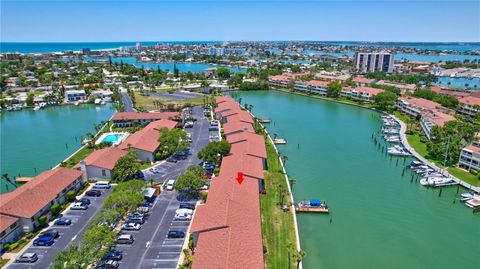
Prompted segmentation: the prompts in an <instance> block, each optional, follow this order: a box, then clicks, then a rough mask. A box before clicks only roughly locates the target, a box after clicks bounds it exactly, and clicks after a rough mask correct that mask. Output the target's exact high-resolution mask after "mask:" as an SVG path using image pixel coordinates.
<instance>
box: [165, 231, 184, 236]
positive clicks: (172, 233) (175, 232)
mask: <svg viewBox="0 0 480 269" xmlns="http://www.w3.org/2000/svg"><path fill="white" fill-rule="evenodd" d="M184 237H185V232H183V231H177V230H173V231H168V234H167V238H184Z"/></svg>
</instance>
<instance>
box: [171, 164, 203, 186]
mask: <svg viewBox="0 0 480 269" xmlns="http://www.w3.org/2000/svg"><path fill="white" fill-rule="evenodd" d="M202 176H203V169H202V168H201V167H200V166H198V165H192V166H190V167H188V168H187V171H185V173H183V174H182V175H180V176H179V177H178V179H177V180H176V181H175V186H174V187H175V189H176V190H178V191H184V192H191V191H196V190H198V189H200V188H201V187H202V186H203V185H205V184H206V180H205V179H203V178H202Z"/></svg>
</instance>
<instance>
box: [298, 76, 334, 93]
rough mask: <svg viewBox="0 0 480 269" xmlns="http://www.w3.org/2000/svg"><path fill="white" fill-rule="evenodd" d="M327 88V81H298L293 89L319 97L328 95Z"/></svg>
mask: <svg viewBox="0 0 480 269" xmlns="http://www.w3.org/2000/svg"><path fill="white" fill-rule="evenodd" d="M327 86H328V82H326V81H318V80H309V81H302V80H298V81H295V84H294V86H293V89H294V90H297V91H302V92H311V93H316V94H319V95H327Z"/></svg>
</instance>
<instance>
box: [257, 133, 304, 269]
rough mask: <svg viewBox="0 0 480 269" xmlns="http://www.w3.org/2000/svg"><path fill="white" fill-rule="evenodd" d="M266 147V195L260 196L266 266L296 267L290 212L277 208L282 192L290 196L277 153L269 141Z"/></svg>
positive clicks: (293, 233) (292, 223) (293, 228)
mask: <svg viewBox="0 0 480 269" xmlns="http://www.w3.org/2000/svg"><path fill="white" fill-rule="evenodd" d="M266 147H267V164H268V170H267V171H266V172H265V185H266V186H265V188H266V194H264V195H262V196H261V198H260V208H261V216H262V235H263V244H264V248H265V250H266V253H265V262H266V265H267V266H266V267H267V268H296V262H295V258H294V257H293V255H294V254H293V252H295V242H296V240H295V224H294V221H293V216H292V212H290V211H283V210H282V209H281V208H280V199H281V195H285V198H284V199H289V198H288V186H287V182H286V180H285V175H284V174H283V172H282V167H281V164H280V160H279V159H278V155H277V153H276V151H275V149H274V147H273V145H272V144H271V143H270V142H269V141H268V140H267V142H266ZM292 247H293V250H292ZM289 253H290V263H291V264H290V267H289V265H288V259H289V257H288V256H289Z"/></svg>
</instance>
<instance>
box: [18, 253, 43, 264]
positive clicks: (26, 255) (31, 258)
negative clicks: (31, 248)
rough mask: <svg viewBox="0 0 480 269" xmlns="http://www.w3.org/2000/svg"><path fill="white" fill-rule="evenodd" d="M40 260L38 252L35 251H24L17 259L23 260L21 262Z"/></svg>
mask: <svg viewBox="0 0 480 269" xmlns="http://www.w3.org/2000/svg"><path fill="white" fill-rule="evenodd" d="M37 260H38V256H37V253H33V252H27V253H23V254H22V255H20V256H19V257H17V259H15V261H16V262H21V263H34V262H36V261H37Z"/></svg>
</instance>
